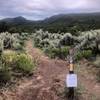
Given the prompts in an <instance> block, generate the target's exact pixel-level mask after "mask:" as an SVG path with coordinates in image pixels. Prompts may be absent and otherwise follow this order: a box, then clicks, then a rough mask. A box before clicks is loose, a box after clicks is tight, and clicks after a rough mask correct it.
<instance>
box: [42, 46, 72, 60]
mask: <svg viewBox="0 0 100 100" xmlns="http://www.w3.org/2000/svg"><path fill="white" fill-rule="evenodd" d="M69 48H70V47H61V48H46V49H45V51H44V52H45V53H46V54H47V55H48V56H49V57H51V58H56V57H58V58H61V59H65V58H66V57H67V55H68V53H69Z"/></svg>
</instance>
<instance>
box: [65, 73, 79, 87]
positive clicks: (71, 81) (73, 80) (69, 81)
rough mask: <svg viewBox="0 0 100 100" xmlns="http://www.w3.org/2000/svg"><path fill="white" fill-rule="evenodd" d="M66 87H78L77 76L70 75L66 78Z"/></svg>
mask: <svg viewBox="0 0 100 100" xmlns="http://www.w3.org/2000/svg"><path fill="white" fill-rule="evenodd" d="M66 85H67V87H77V75H76V74H68V75H67V76H66Z"/></svg>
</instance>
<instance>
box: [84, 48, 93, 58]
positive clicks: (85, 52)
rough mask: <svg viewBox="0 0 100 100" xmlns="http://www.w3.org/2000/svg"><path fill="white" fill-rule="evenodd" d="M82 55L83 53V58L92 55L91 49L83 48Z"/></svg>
mask: <svg viewBox="0 0 100 100" xmlns="http://www.w3.org/2000/svg"><path fill="white" fill-rule="evenodd" d="M82 55H83V57H84V58H86V59H88V58H90V57H91V56H92V51H91V50H84V51H83V52H82Z"/></svg>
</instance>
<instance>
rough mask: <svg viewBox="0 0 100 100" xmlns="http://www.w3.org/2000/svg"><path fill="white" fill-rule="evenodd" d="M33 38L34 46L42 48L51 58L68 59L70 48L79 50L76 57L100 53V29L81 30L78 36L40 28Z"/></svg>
mask: <svg viewBox="0 0 100 100" xmlns="http://www.w3.org/2000/svg"><path fill="white" fill-rule="evenodd" d="M33 40H34V46H36V47H39V48H41V49H42V50H43V51H44V52H45V53H46V54H47V55H49V56H50V57H51V58H52V57H53V58H55V57H59V58H63V59H66V57H67V55H68V53H69V49H70V48H75V50H76V51H77V50H78V52H77V53H76V59H81V58H83V57H84V58H89V57H91V56H95V55H97V54H99V53H100V30H94V31H92V30H91V31H87V32H80V33H78V34H77V36H75V35H72V34H71V33H49V32H48V31H45V32H44V31H43V30H39V31H36V32H35V33H34V34H33ZM76 51H75V52H76Z"/></svg>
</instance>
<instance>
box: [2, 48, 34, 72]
mask: <svg viewBox="0 0 100 100" xmlns="http://www.w3.org/2000/svg"><path fill="white" fill-rule="evenodd" d="M2 58H3V63H4V64H5V65H6V66H7V67H8V68H10V69H11V71H13V72H15V71H17V72H20V73H25V74H27V73H31V72H32V71H33V69H34V67H35V63H34V62H33V61H32V57H31V56H29V55H27V54H25V53H17V52H15V51H11V50H6V51H4V53H3V55H2Z"/></svg>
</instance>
